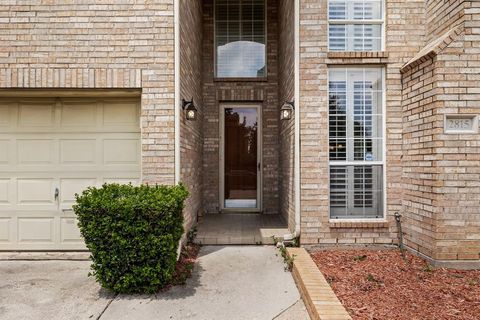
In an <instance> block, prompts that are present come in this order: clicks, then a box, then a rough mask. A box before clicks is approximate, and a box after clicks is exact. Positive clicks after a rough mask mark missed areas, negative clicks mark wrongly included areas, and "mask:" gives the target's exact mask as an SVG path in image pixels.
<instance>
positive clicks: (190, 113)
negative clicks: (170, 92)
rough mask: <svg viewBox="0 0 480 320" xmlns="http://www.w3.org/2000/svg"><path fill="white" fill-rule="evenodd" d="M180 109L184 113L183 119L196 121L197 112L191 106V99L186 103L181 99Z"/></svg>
mask: <svg viewBox="0 0 480 320" xmlns="http://www.w3.org/2000/svg"><path fill="white" fill-rule="evenodd" d="M182 109H183V110H184V111H185V119H187V120H189V121H196V120H197V113H198V110H197V108H196V107H195V105H194V104H193V98H192V100H190V101H186V100H185V99H182Z"/></svg>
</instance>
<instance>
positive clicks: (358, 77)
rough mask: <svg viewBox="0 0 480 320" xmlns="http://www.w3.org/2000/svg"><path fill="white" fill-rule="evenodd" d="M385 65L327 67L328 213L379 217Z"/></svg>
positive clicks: (336, 216)
mask: <svg viewBox="0 0 480 320" xmlns="http://www.w3.org/2000/svg"><path fill="white" fill-rule="evenodd" d="M383 82H384V81H383V68H377V67H331V68H329V157H330V217H331V218H332V219H365V218H383V214H384V203H383V202H384V190H383V189H384V184H383V179H384V177H383V174H384V173H383V172H384V156H383V153H384V151H383V143H384V127H383V121H384V111H383V109H384V108H383V93H384V83H383Z"/></svg>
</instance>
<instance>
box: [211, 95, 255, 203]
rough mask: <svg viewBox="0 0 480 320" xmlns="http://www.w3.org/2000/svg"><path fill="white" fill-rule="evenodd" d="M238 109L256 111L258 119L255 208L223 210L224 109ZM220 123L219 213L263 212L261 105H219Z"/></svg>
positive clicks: (231, 103) (232, 103) (230, 103)
mask: <svg viewBox="0 0 480 320" xmlns="http://www.w3.org/2000/svg"><path fill="white" fill-rule="evenodd" d="M227 108H238V109H242V108H244V109H247V108H249V109H252V108H254V109H256V110H257V117H258V131H257V168H258V167H260V169H259V170H258V169H257V207H256V208H225V109H227ZM219 112H220V121H219V134H220V146H219V178H220V179H219V181H220V186H219V191H220V195H219V199H220V206H219V208H220V212H261V211H262V210H263V208H262V207H263V201H262V198H263V158H262V154H263V143H262V141H263V136H262V131H263V130H262V129H263V128H262V127H263V124H262V103H260V102H259V103H242V102H240V103H234V102H229V103H220V107H219Z"/></svg>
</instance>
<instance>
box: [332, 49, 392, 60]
mask: <svg viewBox="0 0 480 320" xmlns="http://www.w3.org/2000/svg"><path fill="white" fill-rule="evenodd" d="M327 58H329V59H378V58H388V52H386V51H345V52H343V51H342V52H336V51H334V52H328V53H327Z"/></svg>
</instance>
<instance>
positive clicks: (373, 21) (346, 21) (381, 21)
mask: <svg viewBox="0 0 480 320" xmlns="http://www.w3.org/2000/svg"><path fill="white" fill-rule="evenodd" d="M330 1H331V0H327V1H326V2H327V21H328V27H327V49H328V52H352V51H330V28H329V26H330V25H331V24H342V25H346V24H374V25H381V26H382V31H381V37H382V41H381V45H382V47H381V48H380V49H381V50H380V52H383V51H385V46H386V45H385V44H386V40H385V38H386V29H387V28H386V27H385V24H386V21H387V19H386V15H387V14H386V5H385V2H386V1H387V0H382V1H381V5H382V19H371V20H358V19H357V20H354V19H344V20H340V19H330ZM353 52H378V51H353Z"/></svg>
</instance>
